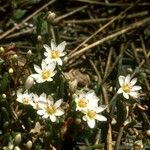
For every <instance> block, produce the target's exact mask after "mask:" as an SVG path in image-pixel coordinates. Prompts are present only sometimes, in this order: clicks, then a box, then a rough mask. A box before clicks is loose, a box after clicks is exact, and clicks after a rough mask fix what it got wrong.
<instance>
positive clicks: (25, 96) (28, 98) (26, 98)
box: [16, 91, 32, 105]
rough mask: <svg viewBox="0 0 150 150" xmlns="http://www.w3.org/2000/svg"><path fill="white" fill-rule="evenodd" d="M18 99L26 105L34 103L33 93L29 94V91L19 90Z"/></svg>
mask: <svg viewBox="0 0 150 150" xmlns="http://www.w3.org/2000/svg"><path fill="white" fill-rule="evenodd" d="M16 100H17V101H18V102H20V103H22V104H24V105H30V104H31V103H32V93H31V94H29V93H28V91H25V92H24V93H21V92H20V91H18V92H17V99H16Z"/></svg>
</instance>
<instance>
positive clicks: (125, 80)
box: [117, 74, 141, 99]
mask: <svg viewBox="0 0 150 150" xmlns="http://www.w3.org/2000/svg"><path fill="white" fill-rule="evenodd" d="M136 82H137V78H133V79H132V80H131V76H130V75H129V74H128V75H127V76H126V77H124V76H119V84H120V86H121V87H120V88H119V89H118V91H117V93H118V94H120V93H123V96H124V97H125V98H126V99H129V95H130V96H132V97H133V98H138V96H139V93H138V90H140V89H141V86H138V85H135V83H136Z"/></svg>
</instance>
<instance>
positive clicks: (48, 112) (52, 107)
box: [37, 98, 64, 122]
mask: <svg viewBox="0 0 150 150" xmlns="http://www.w3.org/2000/svg"><path fill="white" fill-rule="evenodd" d="M61 103H62V100H61V99H60V100H58V101H56V102H55V103H54V101H53V99H52V98H51V99H50V98H48V99H47V103H46V104H45V105H44V106H43V108H42V109H40V110H38V111H37V113H38V114H39V115H41V116H42V117H43V118H50V120H51V121H52V122H55V121H56V117H57V116H61V115H63V114H64V111H63V110H62V109H61V108H60V105H61Z"/></svg>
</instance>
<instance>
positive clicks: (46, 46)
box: [43, 44, 51, 52]
mask: <svg viewBox="0 0 150 150" xmlns="http://www.w3.org/2000/svg"><path fill="white" fill-rule="evenodd" d="M43 47H44V48H45V50H46V51H47V52H49V51H50V50H51V48H50V47H49V46H48V45H47V44H44V45H43Z"/></svg>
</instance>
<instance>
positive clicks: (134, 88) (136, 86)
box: [131, 85, 142, 91]
mask: <svg viewBox="0 0 150 150" xmlns="http://www.w3.org/2000/svg"><path fill="white" fill-rule="evenodd" d="M141 89H142V87H141V86H138V85H135V86H133V87H132V89H131V91H138V90H141Z"/></svg>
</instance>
